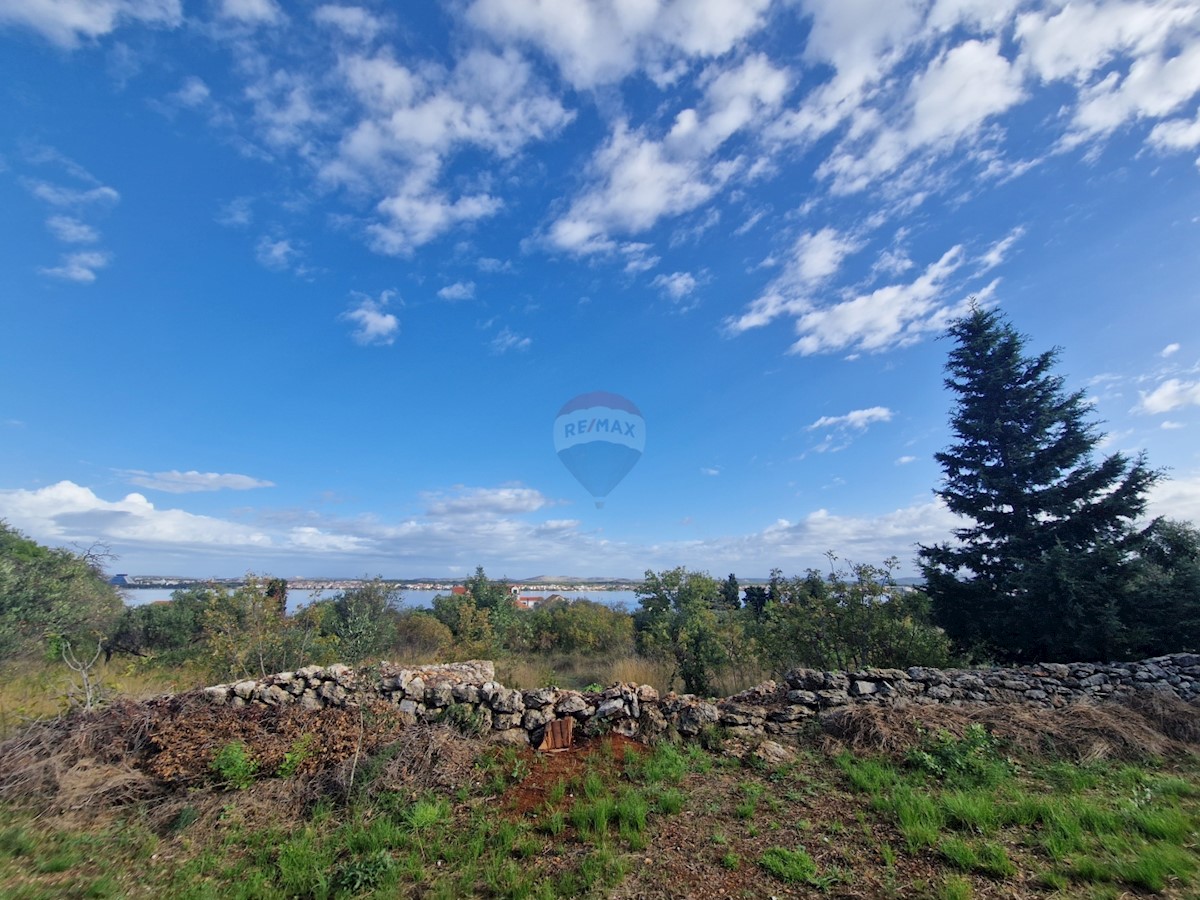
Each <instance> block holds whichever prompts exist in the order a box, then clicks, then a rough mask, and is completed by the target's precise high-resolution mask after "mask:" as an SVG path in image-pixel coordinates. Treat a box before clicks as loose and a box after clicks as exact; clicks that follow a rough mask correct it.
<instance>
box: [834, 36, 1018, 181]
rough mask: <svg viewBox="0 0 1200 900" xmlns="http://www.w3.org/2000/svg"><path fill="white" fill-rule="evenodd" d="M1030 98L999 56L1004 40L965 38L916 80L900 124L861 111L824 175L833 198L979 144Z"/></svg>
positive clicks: (1008, 63) (875, 112)
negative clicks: (997, 121) (991, 124)
mask: <svg viewBox="0 0 1200 900" xmlns="http://www.w3.org/2000/svg"><path fill="white" fill-rule="evenodd" d="M1024 97H1025V92H1024V89H1023V87H1022V84H1021V74H1020V71H1019V70H1018V69H1017V68H1016V67H1015V66H1013V65H1012V64H1011V63H1010V62H1009V61H1008V60H1007V59H1005V58H1004V56H1002V55H1001V53H1000V50H999V42H998V41H996V42H990V43H985V42H982V41H976V40H971V41H966V42H965V43H963V44H960V45H958V46H956V47H953V48H951V49H949V50H947V51H946V52H945V53H943V54H941V55H940V56H938V57H936V58H934V59H933V60H932V61H931V62H930V63H929V65H928V66H927V68H926V69H925V71H923V72H922V73H921V74H919V75H918V76H917V77H916V78H915V79H913V81H912V83H911V85H910V87H909V90H908V95H907V97H906V98H905V100H904V102H903V104H902V106H901V109H902V110H903V112H902V114H901V116H902V119H901V121H900V122H898V123H897V124H893V125H884V124H883V122H884V117H883V116H882V115H881V114H880V113H879V112H877V111H871V112H865V111H864V112H862V113H860V115H859V118H858V121H857V123H856V124H857V126H858V129H857V131H856V130H855V129H851V132H850V133H849V134H848V135H847V137H846V138H845V139H844V140H843V141H842V142H841V143H840V144H839V146H838V148H837V149H836V150H835V151H834V153H833V154H832V155H831V156H830V157H829V158H828V159H826V160H825V162H823V163H822V164H821V166H820V167H819V168H818V170H817V172H818V175H820V176H822V177H824V178H827V179H830V180H831V182H832V185H831V186H832V189H833V191H834V192H835V193H841V194H848V193H856V192H858V191H862V190H864V189H866V188H867V187H868V186H870V185H871V184H873V183H874V182H875V181H876V180H878V179H879V178H881V177H882V176H884V175H888V174H889V173H892V172H894V171H896V170H897V169H899V168H901V166H903V165H904V164H905V163H906V162H907V161H908V160H909V159H910V157H912V156H913V155H914V154H917V153H923V154H926V156H930V157H936V156H938V155H941V154H945V153H947V152H949V151H950V150H952V149H954V148H956V147H957V146H958V145H960V144H962V143H964V142H966V143H968V144H970V143H973V142H974V140H975V139H976V138H977V137H978V136H979V135H980V133H981V132H982V130H983V127H984V125H985V124H986V123H987V122H988V121H989V120H991V119H993V118H995V117H997V116H999V115H1000V114H1001V113H1004V112H1006V111H1008V110H1009V109H1011V108H1012V107H1013V106H1015V105H1016V104H1018V103H1019V102H1021V101H1022V100H1023V99H1024ZM926 164H928V163H927V162H926Z"/></svg>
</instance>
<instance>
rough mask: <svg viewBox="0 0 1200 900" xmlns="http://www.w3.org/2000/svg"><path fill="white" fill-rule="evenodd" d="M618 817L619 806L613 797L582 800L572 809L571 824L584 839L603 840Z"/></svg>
mask: <svg viewBox="0 0 1200 900" xmlns="http://www.w3.org/2000/svg"><path fill="white" fill-rule="evenodd" d="M616 817H617V805H616V803H615V802H614V801H613V799H612V798H611V797H598V798H596V799H595V800H590V801H588V800H580V801H579V802H577V803H576V804H575V806H573V807H572V808H571V824H572V825H574V826H575V830H576V831H578V832H579V834H580V836H581V837H584V838H598V839H603V838H604V837H605V836H606V835H607V834H608V826H609V823H610V822H613V821H614V820H615V819H616Z"/></svg>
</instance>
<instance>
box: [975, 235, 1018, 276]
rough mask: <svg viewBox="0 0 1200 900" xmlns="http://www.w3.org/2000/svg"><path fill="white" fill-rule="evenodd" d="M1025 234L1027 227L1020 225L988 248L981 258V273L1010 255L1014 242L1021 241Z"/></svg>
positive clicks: (992, 267) (994, 266)
mask: <svg viewBox="0 0 1200 900" xmlns="http://www.w3.org/2000/svg"><path fill="white" fill-rule="evenodd" d="M1024 235H1025V227H1024V226H1023V225H1018V226H1017V227H1016V228H1014V229H1013V230H1012V231H1010V232H1009V233H1008V234H1007V235H1005V236H1004V237H1003V238H1001V239H1000V240H998V241H996V243H994V244H992V246H991V247H989V248H988V250H987V252H986V253H984V254H983V256H981V257H980V258H979V262H980V264H981V265H980V269H979V271H980V273H983V272H987V271H990V270H991V269H994V268H996V266H998V265H1000V264H1001V263H1002V262H1004V260H1005V259H1006V258H1007V257H1008V251H1009V250H1011V249H1012V247H1013V244H1015V243H1016V242H1017V241H1019V240H1020V239H1021V238H1022V237H1023V236H1024Z"/></svg>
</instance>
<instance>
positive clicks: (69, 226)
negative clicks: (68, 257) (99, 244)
mask: <svg viewBox="0 0 1200 900" xmlns="http://www.w3.org/2000/svg"><path fill="white" fill-rule="evenodd" d="M46 227H47V228H49V229H50V232H51V233H52V234H53V235H54V236H55V237H56V238H58V239H59V240H60V241H62V242H63V243H64V244H94V243H96V241H98V240H100V233H99V232H98V231H96V229H95V228H93V227H92V226H91V225H88V224H87V223H86V222H81V221H80V220H79V219H76V218H74V217H72V216H51V217H50V218H49V219H47V220H46Z"/></svg>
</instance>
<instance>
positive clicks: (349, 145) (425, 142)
mask: <svg viewBox="0 0 1200 900" xmlns="http://www.w3.org/2000/svg"><path fill="white" fill-rule="evenodd" d="M337 75H338V77H339V78H340V79H341V81H342V83H343V86H344V87H345V88H346V89H347V90H348V91H349V92H350V95H351V97H352V98H353V100H354V101H356V102H357V105H358V107H359V109H358V110H357V111H356V112H355V118H354V121H353V122H352V123H351V124H350V126H349V127H348V128H347V129H346V130H345V132H344V133H343V134H342V136H341V138H340V140H339V142H338V146H337V149H336V152H335V153H334V154H333V157H332V158H331V159H330V160H329V161H327V162H326V163H325V164H324V165H323V166H322V167H321V169H320V178H321V180H322V181H324V182H326V183H329V184H334V185H344V186H346V187H348V188H350V189H352V190H355V191H358V192H364V191H373V190H381V191H382V192H383V193H384V197H383V199H382V200H380V201H379V202H378V204H377V206H376V210H377V212H378V213H379V215H380V221H376V222H373V223H371V224H370V225H369V226H368V228H367V232H368V235H369V237H370V239H371V242H372V245H373V246H374V248H375V249H376V250H378V251H379V252H382V253H386V254H392V255H407V254H409V253H411V252H412V251H413V250H414V249H415V248H417V247H419V246H421V245H423V244H426V243H428V242H430V241H431V240H433V239H434V238H436V237H438V236H440V235H442V234H444V233H445V232H447V231H449V230H450V229H452V228H454V227H455V226H458V225H463V224H469V223H472V222H475V221H478V220H480V219H484V218H487V217H489V216H492V215H494V214H495V213H496V212H497V211H499V210H500V209H501V207H502V206H503V202H502V201H501V200H500V198H498V197H496V196H494V195H493V194H492V193H491V192H490V191H488V190H483V189H476V190H474V191H472V190H471V189H470V188H469V187H468V188H467V189H465V190H463V192H462V193H461V194H460V195H459V196H457V197H455V196H452V195H450V194H449V193H448V192H447V191H446V190H445V189H443V188H442V187H440V186H439V180H440V178H441V174H442V170H443V168H444V166H445V165H446V164H447V163H448V161H449V160H450V159H451V158H452V157H453V156H454V155H455V154H457V153H458V152H460V151H463V150H466V149H471V148H474V149H477V150H480V151H483V152H486V153H490V154H494V155H495V156H497V157H498V158H500V159H508V158H510V157H512V156H514V155H515V154H517V153H518V152H520V151H521V149H522V148H523V147H524V146H525V145H526V144H528V143H529V142H530V141H535V140H543V139H545V138H547V137H550V136H551V135H553V134H554V133H555V132H557V131H558V130H559V129H560V128H562V127H563V126H564V125H565V124H566V123H567V122H569V121H570V120H571V119H572V118H573V116H574V114H573V113H571V112H568V111H567V110H566V109H565V108H564V107H563V105H562V103H561V102H560V101H559V100H558V99H557V98H555V97H553V96H551V95H550V94H549V93H548V92H547V91H546V89H545V88H544V87H543V86H542V85H541V84H540V83H539V82H538V80H537V78H536V76H535V73H534V71H533V69H532V68H531V67H530V66H529V64H528V63H527V62H525V61H524V60H522V59H521V58H520V57H519V56H517V55H516V54H515V53H511V52H509V53H504V54H496V53H490V52H487V51H484V50H479V49H475V50H470V51H468V52H467V53H465V54H464V55H463V56H462V57H460V58H459V59H458V60H457V62H456V64H455V66H454V68H453V69H452V70H449V71H446V70H442V69H440V68H438V67H436V66H425V67H422V68H420V69H410V68H408V67H406V66H404V65H402V64H400V63H398V62H396V61H395V59H393V58H392V56H391V55H390V51H384V52H380V53H378V54H375V55H371V56H367V55H362V54H350V55H347V56H343V57H342V58H341V62H340V65H339V68H338V72H337Z"/></svg>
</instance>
